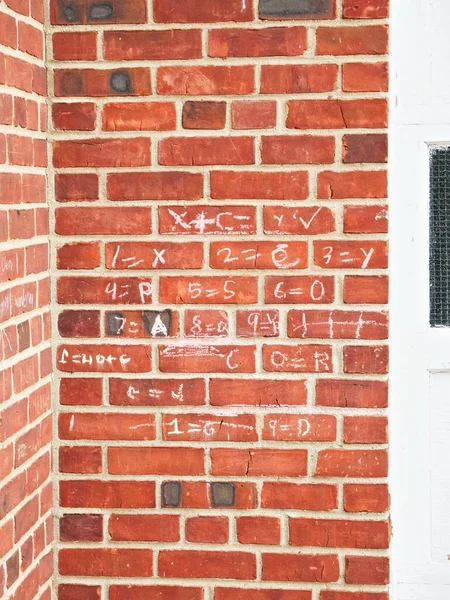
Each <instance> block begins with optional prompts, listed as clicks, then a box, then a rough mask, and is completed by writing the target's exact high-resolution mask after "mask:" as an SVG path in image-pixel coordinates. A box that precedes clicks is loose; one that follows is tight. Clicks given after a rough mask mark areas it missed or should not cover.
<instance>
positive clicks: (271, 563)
mask: <svg viewBox="0 0 450 600" xmlns="http://www.w3.org/2000/svg"><path fill="white" fill-rule="evenodd" d="M262 579H263V581H267V580H269V581H311V582H314V583H316V582H317V581H318V582H323V583H326V582H330V583H331V582H335V581H337V580H338V579H339V561H338V557H337V556H336V555H334V554H301V555H300V554H275V553H270V554H269V553H263V555H262Z"/></svg>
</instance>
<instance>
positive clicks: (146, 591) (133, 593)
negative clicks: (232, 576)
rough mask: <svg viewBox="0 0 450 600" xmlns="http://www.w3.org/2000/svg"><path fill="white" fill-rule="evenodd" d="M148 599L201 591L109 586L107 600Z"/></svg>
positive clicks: (177, 599)
mask: <svg viewBox="0 0 450 600" xmlns="http://www.w3.org/2000/svg"><path fill="white" fill-rule="evenodd" d="M149 597H150V598H152V600H203V589H202V588H193V587H186V586H182V587H181V586H177V587H172V586H169V585H152V586H145V585H136V586H134V585H123V586H120V585H111V586H110V587H109V600H130V598H132V599H133V600H148V598H149ZM74 600H78V599H74ZM83 600H90V599H85V598H84V596H83ZM95 600H97V598H96V599H95ZM375 600H376V599H375Z"/></svg>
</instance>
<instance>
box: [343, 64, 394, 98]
mask: <svg viewBox="0 0 450 600" xmlns="http://www.w3.org/2000/svg"><path fill="white" fill-rule="evenodd" d="M388 87H389V71H388V63H386V62H378V63H346V64H345V65H342V90H343V91H344V92H387V90H388Z"/></svg>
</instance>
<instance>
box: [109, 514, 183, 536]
mask: <svg viewBox="0 0 450 600" xmlns="http://www.w3.org/2000/svg"><path fill="white" fill-rule="evenodd" d="M108 531H109V535H110V536H111V540H114V541H118V542H130V541H131V542H132V541H138V542H178V541H179V540H180V518H179V517H178V516H176V515H145V514H144V515H139V514H133V515H129V514H120V515H115V514H112V515H111V516H110V518H109V525H108Z"/></svg>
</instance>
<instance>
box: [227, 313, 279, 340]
mask: <svg viewBox="0 0 450 600" xmlns="http://www.w3.org/2000/svg"><path fill="white" fill-rule="evenodd" d="M279 322H280V315H279V312H278V311H277V310H254V311H252V310H238V311H237V312H236V335H237V336H238V337H278V336H279V335H280V323H279Z"/></svg>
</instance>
